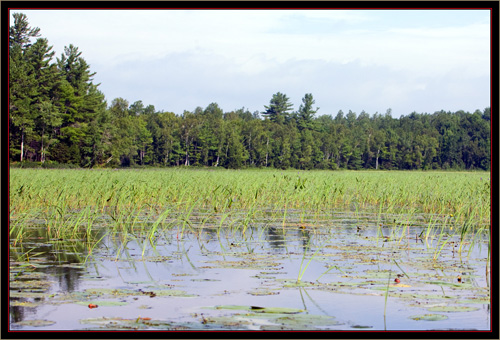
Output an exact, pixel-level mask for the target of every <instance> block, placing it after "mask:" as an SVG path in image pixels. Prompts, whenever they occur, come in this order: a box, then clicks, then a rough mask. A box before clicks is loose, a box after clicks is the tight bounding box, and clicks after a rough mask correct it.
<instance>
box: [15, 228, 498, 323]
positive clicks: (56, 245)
mask: <svg viewBox="0 0 500 340" xmlns="http://www.w3.org/2000/svg"><path fill="white" fill-rule="evenodd" d="M358 226H359V228H358ZM243 229H244V228H243V227H241V228H238V227H237V226H235V227H233V228H232V229H229V228H221V229H216V228H192V229H186V230H185V231H184V232H183V233H182V234H181V233H180V231H179V230H177V229H170V230H167V231H162V232H161V233H159V234H157V235H156V236H155V237H156V239H155V240H154V242H153V245H152V244H151V243H150V242H149V240H148V238H147V235H140V234H139V233H129V234H127V235H126V236H125V235H124V234H115V235H109V234H105V230H104V229H103V230H101V231H99V233H101V234H102V235H103V239H102V241H101V243H99V245H98V246H97V247H96V248H94V249H93V250H92V252H91V256H89V257H88V258H87V255H88V254H89V250H88V249H87V248H86V246H85V243H84V242H78V241H75V242H69V241H68V240H66V241H64V242H63V241H60V240H46V239H43V236H41V235H42V234H36V233H35V234H36V235H34V238H33V239H30V240H25V242H24V245H23V247H24V248H23V249H22V250H21V249H20V248H19V247H13V248H12V250H11V288H10V294H11V298H10V328H11V330H33V329H35V330H85V329H88V330H90V329H92V330H95V329H103V330H107V329H145V330H148V329H151V330H152V329H172V330H175V329H188V330H209V329H238V330H239V329H243V330H249V329H250V330H260V329H266V327H278V326H279V325H277V322H275V321H273V320H274V319H273V318H272V317H271V316H273V315H271V314H269V318H266V317H265V316H266V315H265V314H264V315H263V314H258V315H257V314H255V317H253V314H251V315H250V317H249V316H248V315H246V316H245V314H249V312H248V310H247V311H245V310H233V309H228V308H222V309H215V308H214V307H215V306H233V305H242V306H258V307H272V308H274V307H280V308H281V307H287V308H294V309H300V310H302V312H301V313H299V314H300V315H304V314H307V315H309V316H311V315H312V316H329V317H331V318H329V319H328V320H327V321H324V322H323V323H321V322H320V323H319V324H315V325H314V327H313V328H314V329H327V330H352V331H356V330H360V329H363V330H438V329H453V330H464V329H473V330H489V329H490V322H491V320H490V304H489V299H490V289H489V280H490V278H489V262H488V261H489V257H488V242H487V241H488V240H487V238H489V235H483V234H478V235H476V236H475V237H474V238H473V239H471V241H473V242H472V243H471V242H469V243H466V244H463V245H462V248H460V243H459V241H460V239H459V238H458V237H455V238H449V239H448V238H444V237H442V238H441V239H439V234H436V235H434V237H433V238H431V237H432V236H433V235H432V234H431V235H430V236H431V237H430V238H428V239H427V241H426V240H425V239H421V238H418V237H417V235H420V234H421V232H422V227H415V226H414V227H409V228H404V227H402V228H399V229H394V228H391V229H390V228H385V227H380V228H378V227H375V226H364V225H356V224H355V223H350V221H349V220H347V219H346V220H345V221H343V223H341V224H338V223H337V224H336V225H334V224H331V225H328V224H323V225H319V226H312V225H304V227H303V228H301V227H300V226H299V224H297V225H292V226H287V227H286V228H283V227H282V226H281V225H277V226H269V225H261V226H259V225H257V226H253V227H248V228H246V229H245V230H244V231H243ZM35 237H36V238H35ZM471 238H472V237H471ZM445 240H446V242H445ZM471 245H473V246H471ZM29 249H32V250H31V251H30V254H31V257H30V259H29V262H28V261H26V257H21V256H20V254H22V253H25V252H26V251H27V250H29ZM460 250H461V251H460ZM304 253H305V255H304ZM311 258H312V260H311V261H310V262H309V260H310V259H311ZM21 259H22V260H21ZM85 260H86V262H84V261H85ZM302 270H303V273H301V272H302ZM398 274H399V276H398ZM299 276H300V277H301V280H300V283H301V284H300V285H297V279H298V277H299ZM459 277H460V280H459ZM396 278H398V279H399V280H400V282H399V283H396V282H394V280H395V279H396ZM388 284H389V286H390V287H389V291H388V297H387V302H386V292H387V287H388ZM89 304H96V305H98V307H97V308H89ZM450 307H453V308H458V309H457V310H449V309H446V308H450ZM436 308H437V310H435V309H436ZM426 314H432V315H441V316H443V317H444V318H446V319H444V320H438V321H426V320H422V319H420V318H418V317H417V318H416V319H417V320H415V317H416V316H419V315H426ZM291 315H297V314H291ZM224 317H225V318H226V319H224ZM221 318H222V319H221ZM245 318H246V319H245ZM40 320H41V321H43V322H41V321H40ZM134 320H135V321H136V322H133V321H134ZM137 320H139V321H137ZM143 320H146V321H143ZM228 320H233V321H232V322H230V321H228ZM242 320H244V321H242ZM248 320H250V321H248ZM153 321H154V322H153ZM34 322H40V323H39V324H34ZM294 325H295V326H294ZM282 327H284V328H285V329H301V328H302V327H304V326H303V325H301V324H287V325H284V326H282ZM311 327H312V326H311ZM359 327H363V328H359ZM270 329H271V328H270ZM273 329H274V328H273Z"/></svg>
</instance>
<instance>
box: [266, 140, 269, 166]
mask: <svg viewBox="0 0 500 340" xmlns="http://www.w3.org/2000/svg"><path fill="white" fill-rule="evenodd" d="M268 156H269V136H268V137H267V143H266V168H267V157H268Z"/></svg>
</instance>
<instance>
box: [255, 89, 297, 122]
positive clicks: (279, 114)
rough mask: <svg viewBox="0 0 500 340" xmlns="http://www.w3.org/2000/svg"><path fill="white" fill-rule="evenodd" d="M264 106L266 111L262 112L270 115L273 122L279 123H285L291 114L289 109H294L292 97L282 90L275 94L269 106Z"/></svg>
mask: <svg viewBox="0 0 500 340" xmlns="http://www.w3.org/2000/svg"><path fill="white" fill-rule="evenodd" d="M264 107H265V108H266V111H264V112H262V114H263V115H265V116H266V117H269V119H270V120H271V121H272V122H275V123H278V124H283V123H285V121H286V120H287V119H288V117H289V115H290V113H289V111H290V110H292V109H293V105H292V104H291V103H290V99H289V98H288V97H287V96H286V95H285V94H283V93H281V92H278V93H276V94H274V95H273V97H272V98H271V100H270V104H269V106H264Z"/></svg>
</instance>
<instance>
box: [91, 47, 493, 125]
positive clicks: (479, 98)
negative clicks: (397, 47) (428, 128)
mask: <svg viewBox="0 0 500 340" xmlns="http://www.w3.org/2000/svg"><path fill="white" fill-rule="evenodd" d="M255 59H256V62H258V63H260V64H262V67H261V69H260V70H259V71H254V72H250V73H249V72H245V71H244V70H242V69H241V68H240V66H239V64H238V63H236V62H235V61H234V60H232V59H231V58H224V57H221V56H219V55H215V54H210V53H209V52H206V51H205V52H200V51H198V52H197V53H194V54H192V53H188V52H184V53H176V54H171V55H169V56H166V57H163V58H159V59H156V60H154V61H148V62H144V63H139V62H137V61H128V62H124V63H122V64H120V65H116V66H114V67H111V68H109V67H108V66H107V65H104V64H103V65H100V67H99V68H101V67H102V68H103V70H104V69H105V70H106V71H105V72H100V71H99V70H98V71H97V76H96V80H98V81H100V82H102V85H101V90H103V91H104V93H106V94H107V99H108V102H110V101H111V100H112V99H114V98H115V97H124V98H125V99H127V100H129V102H131V103H132V102H134V101H135V100H142V101H143V102H144V103H145V104H153V105H155V107H156V109H157V110H160V109H161V110H165V111H173V112H175V113H177V114H181V113H182V112H183V111H184V110H190V111H192V110H194V108H196V107H197V106H201V107H206V106H207V105H208V104H210V103H211V102H217V103H218V104H219V106H221V107H222V108H223V109H224V110H225V111H231V110H233V109H238V108H241V107H246V108H248V109H249V110H250V111H252V112H253V111H255V110H258V111H263V110H264V105H268V104H269V100H270V99H271V97H272V95H273V94H274V93H276V92H282V93H285V94H287V96H288V97H289V98H290V99H291V100H292V102H293V104H294V109H295V110H296V109H298V107H299V105H300V103H301V99H302V97H303V96H304V94H305V93H312V94H313V96H314V98H315V99H316V105H317V106H319V107H320V111H319V112H318V114H336V113H337V112H338V110H340V109H342V110H344V111H345V112H347V111H348V110H353V111H355V112H358V113H359V112H361V111H362V110H365V111H366V112H368V113H371V114H373V113H375V112H379V113H381V112H385V111H386V109H387V108H389V107H390V108H392V109H393V112H394V114H395V115H396V114H398V115H399V114H408V113H411V112H412V111H417V112H429V113H432V112H434V111H437V110H440V109H443V108H448V109H449V110H455V109H456V110H459V109H464V110H469V111H474V110H475V109H478V108H480V109H482V108H483V106H484V107H485V106H487V105H488V103H489V91H488V89H489V82H488V78H487V77H483V76H477V77H475V78H464V77H463V76H462V75H461V74H459V73H450V74H447V75H443V76H439V77H436V76H434V77H431V76H409V75H407V74H404V73H402V72H401V71H395V70H392V69H391V68H389V67H380V66H373V65H371V66H369V65H365V66H363V65H361V63H360V62H359V61H355V62H350V63H346V64H342V63H337V62H327V61H317V60H299V61H287V62H278V61H276V60H273V59H267V58H265V57H263V56H261V57H259V58H255ZM470 86H473V87H474V88H475V89H478V90H479V91H478V92H479V93H480V95H478V94H477V93H476V91H471V88H470Z"/></svg>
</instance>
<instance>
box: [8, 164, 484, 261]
mask: <svg viewBox="0 0 500 340" xmlns="http://www.w3.org/2000/svg"><path fill="white" fill-rule="evenodd" d="M483 177H484V178H486V176H485V173H474V172H460V173H451V172H449V173H448V172H447V173H443V172H384V171H377V172H375V171H365V172H349V171H338V172H332V171H309V172H304V171H302V172H297V171H291V170H290V171H280V170H259V171H253V170H236V171H231V170H223V169H220V170H212V169H210V170H208V169H205V170H203V169H164V170H48V169H11V170H10V188H9V189H10V190H9V199H10V231H9V235H10V238H11V240H14V244H17V243H18V242H22V240H23V235H24V234H25V232H26V227H27V226H30V225H40V227H44V228H46V229H47V231H48V234H49V236H50V237H51V238H57V239H70V238H74V237H75V235H77V234H79V232H80V231H82V230H83V231H84V234H86V236H85V239H86V240H87V242H98V241H99V239H100V238H92V237H90V235H91V232H90V231H91V230H93V229H94V228H96V227H105V228H106V231H107V232H108V233H111V234H112V233H116V232H120V233H123V235H125V236H124V237H125V238H128V237H137V236H134V233H135V232H136V231H137V230H140V233H141V234H142V235H146V239H145V243H144V246H145V247H146V243H147V244H149V245H151V246H154V243H155V240H156V239H157V236H156V235H158V234H161V233H162V232H163V231H164V230H167V229H169V228H176V229H177V231H178V233H177V237H178V238H182V237H183V234H184V233H185V232H187V231H189V232H195V224H196V225H200V224H201V225H202V226H203V225H206V224H207V225H214V226H215V227H217V228H219V231H218V233H219V232H220V230H221V229H222V228H228V229H232V230H241V231H242V232H243V233H245V231H246V230H247V229H248V227H249V226H251V225H252V224H255V223H265V224H268V225H281V227H282V228H283V230H285V229H286V228H287V226H288V225H289V223H295V222H297V223H304V222H305V218H306V216H307V217H309V219H310V220H311V221H312V222H313V223H318V222H320V221H327V220H328V219H329V218H331V217H335V214H337V212H342V211H346V212H352V213H354V215H355V219H356V221H357V223H359V222H360V221H361V219H362V218H363V216H364V215H365V214H374V215H375V216H376V220H377V227H378V238H377V241H378V240H381V239H382V236H383V235H382V224H385V226H387V225H390V226H391V228H392V235H391V237H392V238H395V237H396V235H399V236H398V237H399V241H400V242H401V241H402V239H403V238H404V237H409V235H410V229H411V227H412V225H414V224H415V223H416V222H417V220H418V223H426V224H427V229H426V231H425V233H424V234H420V238H424V239H425V240H426V241H427V240H428V239H429V238H432V237H437V239H438V242H437V245H434V247H435V249H436V253H435V255H436V256H438V255H439V252H440V249H443V247H444V246H445V245H446V243H447V242H448V241H447V239H448V237H449V236H453V235H459V236H460V239H461V242H460V248H459V252H462V251H463V247H464V246H465V245H466V244H467V243H468V242H469V241H470V239H471V238H474V236H475V235H476V231H477V230H481V231H482V232H483V233H486V232H488V231H489V217H490V214H489V212H490V191H489V187H490V186H489V180H483V179H482V178H483ZM200 212H204V213H205V215H204V216H203V217H201V218H200V217H199V216H198V215H199V213H200ZM362 214H363V215H362ZM393 220H394V221H393ZM388 221H389V222H388ZM196 232H197V231H196ZM436 234H437V235H436ZM89 249H93V247H92V246H90V247H89Z"/></svg>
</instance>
